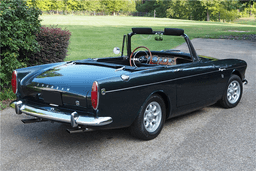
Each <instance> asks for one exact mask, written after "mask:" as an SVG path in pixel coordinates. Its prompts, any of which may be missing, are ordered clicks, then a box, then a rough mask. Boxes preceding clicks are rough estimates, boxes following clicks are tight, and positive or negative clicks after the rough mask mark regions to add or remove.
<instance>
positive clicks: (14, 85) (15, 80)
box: [12, 70, 18, 94]
mask: <svg viewBox="0 0 256 171" xmlns="http://www.w3.org/2000/svg"><path fill="white" fill-rule="evenodd" d="M17 88H18V86H17V72H16V71H15V70H14V71H13V72H12V91H13V92H14V93H15V94H16V93H17Z"/></svg>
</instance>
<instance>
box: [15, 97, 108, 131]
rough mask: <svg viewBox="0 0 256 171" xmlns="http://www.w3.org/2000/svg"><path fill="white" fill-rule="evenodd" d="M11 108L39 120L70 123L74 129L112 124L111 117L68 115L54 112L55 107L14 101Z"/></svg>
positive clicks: (75, 113) (74, 113) (73, 113)
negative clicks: (79, 126) (81, 126)
mask: <svg viewBox="0 0 256 171" xmlns="http://www.w3.org/2000/svg"><path fill="white" fill-rule="evenodd" d="M10 106H11V107H13V108H15V111H16V113H17V114H22V113H25V114H27V115H31V116H34V117H37V118H42V119H47V120H52V121H57V122H65V123H70V124H71V126H72V127H77V126H78V125H83V126H103V125H107V124H110V123H112V121H113V120H112V118H111V117H97V118H96V117H90V116H83V115H79V113H77V112H76V111H74V112H72V113H66V112H62V111H56V110H54V107H49V106H47V107H46V106H45V107H42V106H37V107H34V106H30V105H28V104H24V103H23V102H22V101H14V102H12V103H11V104H10Z"/></svg>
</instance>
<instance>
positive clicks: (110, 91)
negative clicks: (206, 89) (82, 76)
mask: <svg viewBox="0 0 256 171" xmlns="http://www.w3.org/2000/svg"><path fill="white" fill-rule="evenodd" d="M217 69H218V68H216V70H215V71H210V72H206V73H201V74H195V75H190V76H186V77H180V78H175V79H170V80H164V81H159V82H155V83H148V84H144V85H138V86H132V87H127V88H121V89H116V90H109V91H106V94H107V93H112V92H116V91H123V90H129V89H134V88H139V87H145V86H150V85H155V84H160V83H165V82H170V81H175V80H180V79H184V78H189V77H194V76H198V75H204V74H209V73H214V72H220V71H219V70H217ZM227 70H229V69H228V68H227Z"/></svg>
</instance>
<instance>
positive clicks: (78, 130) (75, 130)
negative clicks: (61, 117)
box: [67, 127, 93, 134]
mask: <svg viewBox="0 0 256 171" xmlns="http://www.w3.org/2000/svg"><path fill="white" fill-rule="evenodd" d="M67 131H68V133H70V134H73V133H82V132H91V131H93V129H89V128H82V127H78V128H77V129H67Z"/></svg>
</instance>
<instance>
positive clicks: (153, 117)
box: [144, 102, 162, 132]
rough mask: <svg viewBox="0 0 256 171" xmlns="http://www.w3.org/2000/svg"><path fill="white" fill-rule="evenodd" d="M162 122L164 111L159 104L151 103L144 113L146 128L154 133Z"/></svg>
mask: <svg viewBox="0 0 256 171" xmlns="http://www.w3.org/2000/svg"><path fill="white" fill-rule="evenodd" d="M161 120H162V109H161V106H160V105H159V104H158V103H157V102H151V103H149V104H148V106H147V107H146V110H145V112H144V126H145V128H146V130H147V131H148V132H154V131H155V130H156V129H157V128H158V127H159V125H160V123H161Z"/></svg>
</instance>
